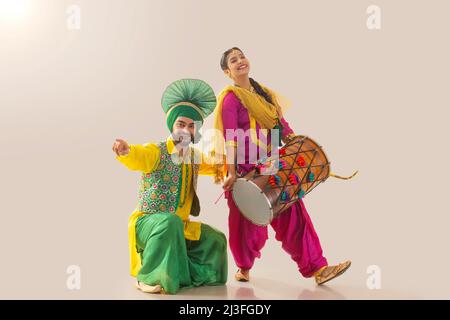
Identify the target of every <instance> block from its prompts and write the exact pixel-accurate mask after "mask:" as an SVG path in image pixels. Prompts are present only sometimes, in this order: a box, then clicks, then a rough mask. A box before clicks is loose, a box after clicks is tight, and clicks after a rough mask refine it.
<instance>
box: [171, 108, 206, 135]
mask: <svg viewBox="0 0 450 320" xmlns="http://www.w3.org/2000/svg"><path fill="white" fill-rule="evenodd" d="M179 117H186V118H189V119H191V120H193V121H200V122H201V123H202V124H203V117H202V115H201V114H200V113H199V112H198V111H197V110H195V109H194V108H192V107H191V106H189V105H178V106H176V107H175V108H173V109H172V110H170V112H169V113H168V114H167V117H166V123H167V127H168V128H169V131H170V132H172V130H173V125H174V123H175V121H177V119H178V118H179ZM196 129H197V130H198V129H200V128H199V127H198V128H196Z"/></svg>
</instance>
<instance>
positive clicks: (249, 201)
mask: <svg viewBox="0 0 450 320" xmlns="http://www.w3.org/2000/svg"><path fill="white" fill-rule="evenodd" d="M232 195H233V199H234V202H235V203H236V206H237V207H238V209H239V211H241V213H242V214H243V215H244V217H246V218H247V219H248V220H250V221H251V222H252V223H254V224H256V225H259V226H267V225H268V224H269V223H270V222H272V219H273V210H272V207H271V205H270V202H269V199H267V197H266V196H265V194H264V193H263V192H262V191H261V189H260V188H259V187H258V186H257V185H256V184H254V183H253V182H252V181H251V180H246V179H244V178H238V179H237V180H236V182H235V183H234V185H233V190H232Z"/></svg>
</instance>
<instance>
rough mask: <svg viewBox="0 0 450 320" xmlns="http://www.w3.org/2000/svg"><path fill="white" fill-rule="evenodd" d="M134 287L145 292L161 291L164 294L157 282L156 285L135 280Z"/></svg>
mask: <svg viewBox="0 0 450 320" xmlns="http://www.w3.org/2000/svg"><path fill="white" fill-rule="evenodd" d="M136 288H138V289H139V290H141V291H143V292H146V293H161V294H164V289H163V288H162V287H161V286H160V285H159V284H157V285H156V286H149V285H148V284H145V283H143V282H140V281H136Z"/></svg>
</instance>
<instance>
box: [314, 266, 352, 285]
mask: <svg viewBox="0 0 450 320" xmlns="http://www.w3.org/2000/svg"><path fill="white" fill-rule="evenodd" d="M351 264H352V262H351V261H350V260H348V261H345V262H343V263H339V264H338V265H336V266H325V267H322V268H320V269H319V271H317V272H316V273H315V274H314V278H315V279H316V283H317V284H318V285H322V284H324V283H325V282H328V281H330V280H332V279H334V278H336V277H338V276H340V275H341V274H343V273H344V272H345V271H347V269H348V268H350V265H351Z"/></svg>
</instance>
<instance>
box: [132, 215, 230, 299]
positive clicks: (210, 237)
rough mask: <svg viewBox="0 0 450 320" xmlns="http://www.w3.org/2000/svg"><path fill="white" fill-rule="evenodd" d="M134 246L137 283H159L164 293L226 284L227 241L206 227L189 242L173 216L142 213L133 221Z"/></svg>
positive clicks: (180, 225)
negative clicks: (138, 262)
mask: <svg viewBox="0 0 450 320" xmlns="http://www.w3.org/2000/svg"><path fill="white" fill-rule="evenodd" d="M136 245H137V249H138V251H139V252H140V254H141V262H142V268H141V269H140V271H139V273H138V274H137V280H138V281H141V282H143V283H145V284H148V285H151V286H154V285H157V284H159V285H161V286H162V287H163V288H164V290H165V291H166V292H167V293H171V294H174V293H176V292H178V290H179V289H180V288H191V287H198V286H202V285H223V284H225V283H226V281H227V275H228V262H227V240H226V238H225V235H224V234H223V233H222V232H220V231H218V230H216V229H214V228H213V227H211V226H209V225H207V224H202V225H201V236H200V239H199V240H197V241H191V240H186V239H185V238H184V223H183V222H182V220H181V219H180V217H178V216H177V215H174V214H168V213H154V214H146V215H144V216H142V217H140V218H139V219H138V220H137V222H136Z"/></svg>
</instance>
